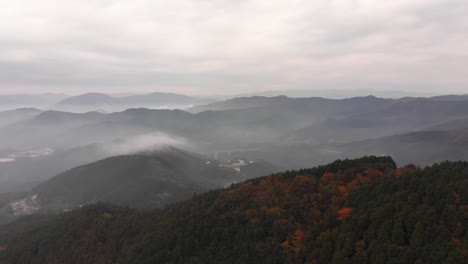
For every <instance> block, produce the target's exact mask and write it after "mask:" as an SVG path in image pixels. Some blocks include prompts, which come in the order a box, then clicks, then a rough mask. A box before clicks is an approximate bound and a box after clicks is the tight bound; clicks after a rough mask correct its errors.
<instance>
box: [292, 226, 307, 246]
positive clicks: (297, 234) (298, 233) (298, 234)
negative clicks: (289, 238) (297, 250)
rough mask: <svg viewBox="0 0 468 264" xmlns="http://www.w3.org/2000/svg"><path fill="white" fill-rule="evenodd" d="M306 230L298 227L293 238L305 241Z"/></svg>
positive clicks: (297, 240) (300, 241)
mask: <svg viewBox="0 0 468 264" xmlns="http://www.w3.org/2000/svg"><path fill="white" fill-rule="evenodd" d="M304 236H305V235H304V231H302V230H300V229H298V230H296V232H294V234H293V238H294V240H295V241H296V242H299V243H302V241H304Z"/></svg>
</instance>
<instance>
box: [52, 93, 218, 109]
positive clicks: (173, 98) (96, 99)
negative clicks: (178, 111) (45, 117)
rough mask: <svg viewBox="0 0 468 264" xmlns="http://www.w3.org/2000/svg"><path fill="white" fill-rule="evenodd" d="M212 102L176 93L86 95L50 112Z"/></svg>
mask: <svg viewBox="0 0 468 264" xmlns="http://www.w3.org/2000/svg"><path fill="white" fill-rule="evenodd" d="M206 102H211V100H209V99H202V98H195V97H190V96H186V95H182V94H175V93H160V92H155V93H150V94H144V95H128V96H121V97H113V96H111V95H108V94H103V93H86V94H82V95H77V96H72V97H68V98H66V99H64V100H62V101H60V102H58V103H56V104H54V105H52V106H50V107H49V109H50V110H58V111H67V112H79V113H83V112H90V111H98V112H116V111H123V110H125V109H128V108H141V107H145V108H187V107H190V106H192V105H195V104H201V103H206Z"/></svg>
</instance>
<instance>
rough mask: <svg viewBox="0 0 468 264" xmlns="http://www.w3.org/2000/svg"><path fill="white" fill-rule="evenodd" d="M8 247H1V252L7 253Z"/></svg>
mask: <svg viewBox="0 0 468 264" xmlns="http://www.w3.org/2000/svg"><path fill="white" fill-rule="evenodd" d="M7 250H8V246H7V245H0V252H3V251H7Z"/></svg>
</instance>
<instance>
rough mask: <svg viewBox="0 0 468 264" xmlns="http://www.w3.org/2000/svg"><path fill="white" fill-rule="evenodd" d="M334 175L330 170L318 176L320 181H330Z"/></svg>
mask: <svg viewBox="0 0 468 264" xmlns="http://www.w3.org/2000/svg"><path fill="white" fill-rule="evenodd" d="M335 177H336V175H335V174H334V173H332V172H325V173H324V174H323V175H322V177H320V182H322V183H326V182H329V181H331V180H332V179H333V178H335Z"/></svg>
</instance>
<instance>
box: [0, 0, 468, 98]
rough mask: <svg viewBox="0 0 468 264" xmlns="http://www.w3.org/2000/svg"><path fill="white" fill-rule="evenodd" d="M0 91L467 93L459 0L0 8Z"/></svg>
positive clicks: (218, 0)
mask: <svg viewBox="0 0 468 264" xmlns="http://www.w3.org/2000/svg"><path fill="white" fill-rule="evenodd" d="M0 18H1V19H0V93H12V92H16V93H17V92H45V91H48V92H63V93H81V92H87V91H102V92H128V91H133V92H134V91H141V92H145V91H173V92H184V93H190V94H197V93H200V94H203V93H204V94H209V93H218V94H220V93H239V92H250V91H260V90H273V89H281V90H284V89H323V88H336V89H352V88H362V87H367V88H375V89H396V90H398V89H411V90H413V91H429V90H430V91H433V92H438V91H440V89H445V90H444V92H467V93H468V77H467V72H468V48H467V47H468V1H466V0H392V1H382V0H289V1H284V0H164V1H163V0H121V1H118V0H93V1H90V0H89V1H88V0H80V1H76V0H41V1H37V0H0Z"/></svg>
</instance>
